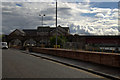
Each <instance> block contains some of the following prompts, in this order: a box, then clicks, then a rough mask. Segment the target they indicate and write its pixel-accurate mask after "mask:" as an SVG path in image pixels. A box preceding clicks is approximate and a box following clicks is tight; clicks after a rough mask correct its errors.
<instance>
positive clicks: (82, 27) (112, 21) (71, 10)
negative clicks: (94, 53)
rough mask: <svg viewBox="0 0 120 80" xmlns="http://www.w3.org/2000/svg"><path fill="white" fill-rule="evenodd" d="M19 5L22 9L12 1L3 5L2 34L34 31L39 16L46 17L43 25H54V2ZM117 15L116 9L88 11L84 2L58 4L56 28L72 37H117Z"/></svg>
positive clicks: (88, 8) (95, 8)
mask: <svg viewBox="0 0 120 80" xmlns="http://www.w3.org/2000/svg"><path fill="white" fill-rule="evenodd" d="M18 3H19V2H18ZM19 4H21V5H22V7H20V6H16V3H14V2H12V3H3V5H2V6H3V7H2V8H3V17H4V18H3V26H4V27H5V28H3V30H4V32H5V31H6V30H13V29H14V28H19V29H22V28H36V26H38V25H41V17H40V16H39V14H46V16H45V17H44V23H45V24H47V25H50V26H55V16H56V15H55V3H46V2H45V3H34V2H33V3H24V2H23V3H19ZM9 11H11V12H12V13H10V12H9ZM84 13H88V14H89V13H90V14H92V13H94V14H96V15H95V16H96V17H95V16H94V17H93V16H92V17H89V16H83V15H82V14H84ZM117 13H118V9H110V8H97V7H94V8H93V7H92V8H91V7H90V5H89V0H88V1H87V4H86V5H84V3H83V4H82V3H77V4H76V3H67V2H65V3H60V2H59V3H58V25H59V24H60V25H62V26H69V27H70V29H71V33H73V34H75V33H78V34H88V35H89V34H92V35H96V34H97V35H111V34H113V35H116V34H117V33H118V30H117V28H118V27H117V26H118V25H117V24H118V21H117V17H118V14H117ZM8 14H9V15H8ZM8 17H9V19H8ZM11 19H12V21H11ZM5 22H7V23H5ZM16 26H17V27H16ZM8 27H9V28H8ZM6 28H8V29H6Z"/></svg>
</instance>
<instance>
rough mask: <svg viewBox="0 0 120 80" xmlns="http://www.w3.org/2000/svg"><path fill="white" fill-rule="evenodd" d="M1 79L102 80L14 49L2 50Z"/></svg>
mask: <svg viewBox="0 0 120 80" xmlns="http://www.w3.org/2000/svg"><path fill="white" fill-rule="evenodd" d="M2 77H3V78H104V77H102V76H98V75H96V74H92V73H90V72H87V71H84V70H80V69H76V68H74V67H70V66H66V65H63V64H60V63H57V62H54V61H50V60H46V59H43V58H40V57H35V56H32V55H29V54H25V53H22V51H19V50H15V49H3V50H2Z"/></svg>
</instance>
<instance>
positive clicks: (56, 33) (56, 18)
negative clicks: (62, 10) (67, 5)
mask: <svg viewBox="0 0 120 80" xmlns="http://www.w3.org/2000/svg"><path fill="white" fill-rule="evenodd" d="M57 35H58V32H57V0H56V44H55V45H56V46H55V47H56V48H57V37H58V36H57Z"/></svg>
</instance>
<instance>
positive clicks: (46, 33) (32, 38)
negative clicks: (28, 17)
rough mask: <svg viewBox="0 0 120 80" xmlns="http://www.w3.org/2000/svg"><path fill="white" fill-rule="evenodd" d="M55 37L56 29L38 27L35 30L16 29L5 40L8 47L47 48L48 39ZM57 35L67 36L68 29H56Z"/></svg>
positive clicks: (59, 27)
mask: <svg viewBox="0 0 120 80" xmlns="http://www.w3.org/2000/svg"><path fill="white" fill-rule="evenodd" d="M55 35H56V27H49V26H44V27H42V26H39V27H37V29H23V30H19V29H16V30H14V31H13V32H11V33H10V34H9V35H8V37H7V40H8V42H9V46H41V45H44V46H49V45H50V37H52V36H55ZM57 35H58V36H60V35H63V36H68V35H69V27H61V26H60V25H59V26H58V27H57Z"/></svg>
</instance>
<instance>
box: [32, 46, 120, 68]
mask: <svg viewBox="0 0 120 80" xmlns="http://www.w3.org/2000/svg"><path fill="white" fill-rule="evenodd" d="M31 49H32V51H33V52H39V53H44V54H50V55H55V56H60V57H66V58H71V59H78V60H82V61H88V62H93V63H98V64H103V65H107V66H112V67H119V68H120V54H118V53H102V52H90V51H73V50H65V49H53V48H47V49H46V48H35V47H34V48H31Z"/></svg>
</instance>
